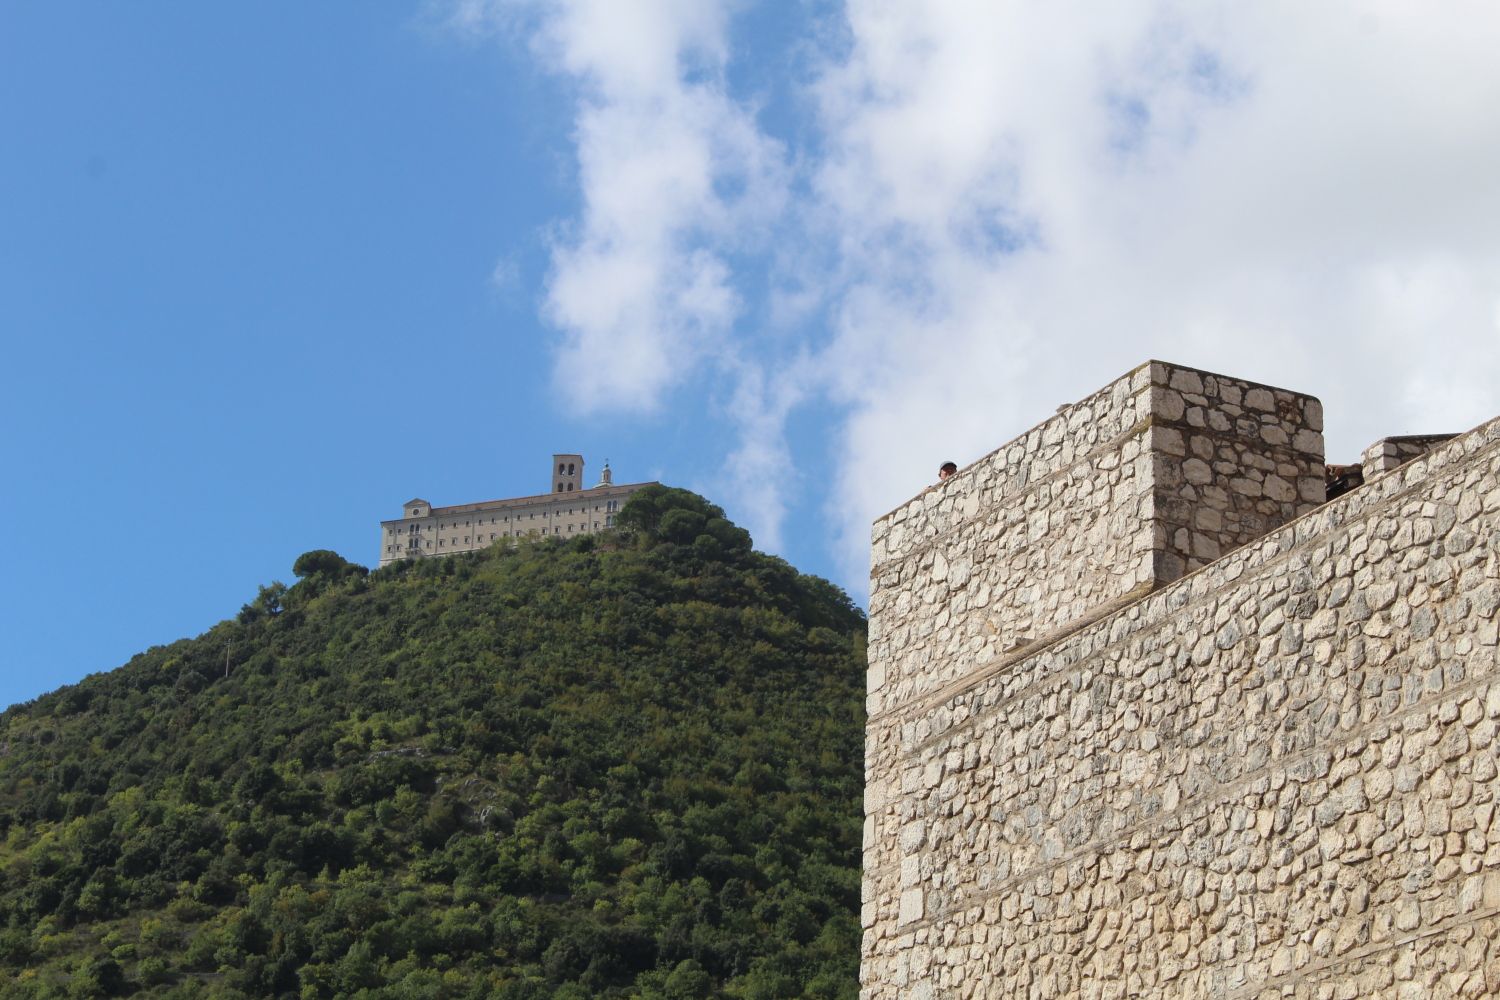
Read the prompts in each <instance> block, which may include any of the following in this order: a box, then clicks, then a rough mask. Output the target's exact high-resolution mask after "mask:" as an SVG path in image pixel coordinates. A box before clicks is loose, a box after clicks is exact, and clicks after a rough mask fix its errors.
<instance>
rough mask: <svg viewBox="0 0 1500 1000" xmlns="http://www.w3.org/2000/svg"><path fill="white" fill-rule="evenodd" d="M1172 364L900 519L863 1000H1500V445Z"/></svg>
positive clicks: (968, 471)
mask: <svg viewBox="0 0 1500 1000" xmlns="http://www.w3.org/2000/svg"><path fill="white" fill-rule="evenodd" d="M1361 464H1362V466H1363V475H1364V482H1363V485H1360V486H1357V487H1356V488H1354V489H1352V490H1351V491H1350V492H1348V493H1345V494H1343V495H1342V496H1339V497H1338V498H1337V499H1335V500H1332V501H1326V502H1325V500H1324V497H1325V495H1326V494H1325V479H1324V456H1323V438H1322V411H1321V406H1320V405H1319V403H1318V401H1317V400H1316V399H1314V398H1312V397H1310V396H1306V395H1302V394H1300V393H1294V392H1289V391H1287V390H1284V389H1277V388H1272V387H1270V386H1262V385H1256V384H1253V383H1249V382H1244V381H1241V380H1238V379H1232V378H1227V377H1225V376H1221V375H1213V374H1209V373H1207V372H1201V371H1195V370H1192V369H1188V368H1182V367H1178V366H1175V365H1169V364H1164V363H1162V362H1156V361H1153V362H1150V363H1148V364H1145V365H1142V366H1141V367H1140V368H1137V369H1136V370H1135V371H1133V372H1130V373H1129V374H1127V375H1126V376H1124V377H1123V378H1121V379H1119V380H1117V381H1116V382H1114V383H1112V384H1111V385H1109V386H1106V387H1105V388H1104V389H1102V390H1100V391H1099V392H1097V393H1095V394H1093V395H1092V396H1089V397H1088V398H1086V399H1084V400H1081V401H1080V402H1078V403H1075V404H1073V405H1071V406H1065V407H1062V408H1060V409H1059V411H1058V413H1057V415H1056V416H1054V417H1052V418H1051V419H1049V420H1047V421H1045V422H1044V423H1042V424H1040V425H1038V426H1037V427H1035V428H1033V429H1032V430H1030V431H1028V432H1026V433H1025V434H1023V435H1022V436H1021V437H1019V438H1017V439H1016V440H1014V441H1012V442H1010V443H1009V444H1006V445H1003V446H1002V447H1000V448H999V449H997V450H996V451H995V452H993V453H992V454H990V455H988V456H986V457H985V458H983V459H981V460H979V461H978V462H976V463H974V464H973V465H971V466H969V467H967V468H965V469H963V470H961V471H960V472H959V474H958V475H957V476H955V477H953V478H951V479H949V480H947V481H946V482H944V483H941V484H939V485H935V486H933V487H931V488H930V489H928V490H926V491H924V492H923V493H922V494H921V495H920V496H918V497H916V498H914V499H913V500H911V501H910V502H908V503H906V504H904V505H903V506H902V507H900V508H898V509H897V510H895V511H893V512H891V513H890V514H888V515H887V516H885V517H883V518H881V519H880V520H879V521H877V522H876V523H875V527H874V533H873V546H874V550H873V557H872V571H871V576H872V593H871V599H870V671H869V713H870V714H869V723H868V729H867V736H866V757H865V769H866V791H865V811H866V817H865V840H864V845H865V846H864V870H865V874H864V887H863V917H862V919H863V923H864V946H863V961H862V967H861V981H862V987H863V988H862V996H863V997H865V998H867V1000H874V998H903V1000H906V998H916V1000H922V998H960V997H1100V998H1113V997H1131V996H1164V997H1226V998H1238V997H1244V998H1252V997H1254V998H1270V997H1278V998H1279V997H1306V998H1309V1000H1311V998H1318V1000H1325V998H1326V1000H1333V998H1346V997H1349V998H1352V997H1403V998H1406V997H1444V996H1464V997H1469V996H1496V995H1500V945H1497V944H1496V943H1495V942H1496V940H1497V936H1500V817H1497V815H1496V802H1495V793H1496V790H1497V777H1496V773H1497V772H1496V741H1495V733H1496V727H1497V725H1500V678H1497V672H1500V671H1497V665H1500V657H1497V643H1496V628H1497V613H1496V612H1497V607H1500V530H1497V528H1500V419H1497V420H1494V421H1491V422H1489V423H1487V424H1484V425H1482V426H1480V427H1478V428H1476V429H1474V430H1472V431H1469V432H1468V433H1465V434H1460V435H1427V436H1423V437H1401V438H1388V439H1386V440H1385V441H1382V442H1377V443H1376V444H1375V445H1372V446H1371V449H1370V450H1368V451H1367V452H1366V454H1365V455H1364V456H1363V460H1362V462H1361Z"/></svg>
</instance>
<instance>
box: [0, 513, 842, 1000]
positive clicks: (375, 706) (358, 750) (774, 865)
mask: <svg viewBox="0 0 1500 1000" xmlns="http://www.w3.org/2000/svg"><path fill="white" fill-rule="evenodd" d="M620 520H621V524H622V530H620V531H618V532H616V533H613V534H610V535H605V536H596V537H582V538H576V539H571V540H566V541H555V540H549V541H545V542H540V543H535V544H525V545H522V546H521V547H519V548H504V547H500V548H492V549H490V550H488V551H486V552H482V553H474V554H470V555H462V556H453V557H448V558H442V559H428V560H425V561H416V562H405V563H398V564H396V565H393V566H390V567H387V568H385V569H383V570H379V571H376V572H374V573H367V571H365V570H364V569H363V568H362V567H358V566H354V565H352V564H350V563H347V562H345V561H344V560H343V559H341V558H340V557H339V556H337V555H335V554H334V553H331V552H326V551H320V552H312V553H307V554H306V555H304V556H303V557H302V558H301V559H299V560H298V563H297V566H296V572H297V574H298V575H299V576H301V579H300V581H299V582H297V583H296V584H295V585H294V586H292V587H290V588H287V587H283V586H281V585H280V584H273V585H270V586H266V587H262V588H261V590H260V593H259V595H258V596H257V597H256V598H255V599H254V600H253V601H252V602H251V603H249V604H247V605H246V607H245V609H244V610H243V611H242V612H241V613H240V615H239V616H238V618H237V619H236V620H231V621H225V622H221V623H219V624H218V625H216V626H214V627H213V628H212V629H210V630H209V631H208V632H206V633H204V634H203V635H201V636H199V637H197V638H196V639H187V640H183V641H180V642H176V643H173V644H171V645H169V646H161V647H157V648H154V649H152V650H150V651H148V652H146V653H143V654H141V655H139V656H137V657H135V658H134V659H132V660H131V661H130V662H129V663H128V664H126V665H125V666H123V667H121V668H119V669H117V670H114V671H111V672H109V673H106V674H99V675H95V676H93V677H90V678H88V679H86V680H85V681H83V682H82V683H80V684H77V685H74V686H71V687H67V688H63V689H61V690H59V691H57V692H54V693H52V694H49V695H46V696H44V697H42V698H39V699H37V700H36V701H34V702H31V703H29V704H26V705H21V706H17V707H14V708H12V709H10V710H8V711H7V712H5V713H4V714H3V715H0V996H3V997H7V998H9V997H38V998H41V997H64V996H67V997H94V996H108V995H120V996H123V995H132V994H137V995H152V996H173V997H189V996H192V997H203V996H207V997H269V996H287V997H309V998H314V997H346V996H348V997H401V998H422V997H500V998H513V1000H519V998H542V997H554V998H581V997H626V996H632V997H635V996H639V997H652V998H691V997H745V998H751V997H757V998H758V997H802V996H807V997H854V996H856V995H857V992H858V991H857V984H856V970H857V963H858V941H859V921H858V917H857V911H858V903H859V867H858V866H859V842H860V836H859V834H860V795H861V780H862V774H861V772H862V766H861V758H862V749H861V746H862V743H861V741H862V727H863V715H862V712H863V664H864V650H863V643H864V619H863V616H862V615H861V613H860V612H859V610H858V609H857V608H856V607H854V606H853V605H852V604H851V603H850V602H849V600H848V598H847V597H846V596H845V595H844V594H843V593H842V592H840V591H839V590H837V589H836V588H834V587H833V586H831V585H830V584H828V583H826V582H824V581H822V580H819V579H816V578H812V577H807V576H803V575H800V574H799V573H797V572H796V571H795V570H793V569H792V568H791V567H790V566H788V565H787V564H786V563H785V562H783V561H781V560H779V559H776V558H774V557H770V556H766V555H763V554H760V553H756V552H754V551H752V550H751V547H750V538H749V536H748V534H746V533H745V532H744V531H743V530H742V529H740V528H737V527H735V526H734V525H732V524H730V523H729V522H728V521H726V520H724V518H723V516H722V511H720V510H719V509H718V508H716V507H713V506H712V505H710V504H708V503H706V502H705V501H703V500H702V499H701V498H699V497H697V496H695V495H693V494H690V493H686V492H684V491H681V490H670V489H663V488H660V487H656V488H652V489H650V490H648V491H644V492H643V493H641V494H638V495H637V496H636V497H635V498H633V499H632V501H631V503H630V504H629V505H627V507H626V509H625V510H624V511H623V512H622V514H621V516H620Z"/></svg>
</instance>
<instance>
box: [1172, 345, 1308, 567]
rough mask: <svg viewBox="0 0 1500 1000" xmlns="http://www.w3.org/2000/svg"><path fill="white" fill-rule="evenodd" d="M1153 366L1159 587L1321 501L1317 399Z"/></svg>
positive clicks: (1189, 370)
mask: <svg viewBox="0 0 1500 1000" xmlns="http://www.w3.org/2000/svg"><path fill="white" fill-rule="evenodd" d="M1150 371H1151V378H1152V385H1151V428H1150V433H1149V436H1148V445H1149V448H1150V451H1151V454H1152V461H1153V474H1154V477H1155V489H1154V492H1153V510H1152V513H1153V515H1154V517H1155V521H1154V524H1153V558H1154V561H1155V579H1156V583H1157V584H1158V585H1162V584H1166V583H1170V582H1171V581H1173V580H1176V579H1179V578H1180V577H1182V576H1184V575H1186V574H1187V573H1190V572H1192V571H1194V570H1196V569H1199V568H1201V567H1203V566H1206V565H1208V564H1209V563H1211V562H1213V561H1214V560H1216V559H1218V558H1220V557H1221V556H1223V555H1224V554H1226V553H1228V552H1230V551H1232V550H1233V549H1235V548H1238V547H1239V546H1241V545H1244V544H1245V543H1247V542H1250V541H1254V540H1255V539H1257V538H1259V537H1261V536H1262V535H1264V534H1266V533H1267V532H1268V531H1271V530H1273V529H1275V528H1278V527H1280V526H1281V525H1283V524H1285V523H1287V522H1288V521H1291V520H1293V519H1294V518H1296V517H1299V516H1301V515H1302V514H1305V513H1307V512H1308V511H1310V510H1312V509H1313V508H1315V507H1317V506H1318V505H1319V504H1321V503H1323V502H1324V498H1325V486H1324V476H1323V405H1322V403H1321V402H1319V401H1318V399H1317V398H1316V397H1314V396H1310V395H1307V394H1305V393H1298V392H1292V391H1290V390H1287V389H1280V388H1276V387H1273V386H1267V385H1260V384H1258V383H1255V382H1247V381H1244V380H1242V379H1234V378H1229V377H1228V376H1225V375H1217V374H1214V373H1212V372H1205V371H1199V370H1197V369H1193V368H1185V367H1181V366H1178V365H1171V364H1168V363H1165V362H1160V361H1153V362H1151V364H1150Z"/></svg>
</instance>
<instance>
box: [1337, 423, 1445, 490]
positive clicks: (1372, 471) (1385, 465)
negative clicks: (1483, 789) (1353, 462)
mask: <svg viewBox="0 0 1500 1000" xmlns="http://www.w3.org/2000/svg"><path fill="white" fill-rule="evenodd" d="M1454 437H1455V435H1453V434H1410V435H1406V436H1403V437H1388V438H1381V439H1380V440H1379V441H1376V442H1375V443H1374V444H1372V445H1370V447H1368V448H1366V449H1365V452H1364V455H1362V456H1361V457H1360V460H1359V464H1360V466H1361V467H1362V469H1363V472H1364V476H1365V478H1366V479H1374V478H1375V477H1376V476H1378V475H1380V474H1381V473H1382V472H1389V471H1391V470H1392V469H1398V468H1400V467H1401V466H1403V465H1405V464H1406V463H1407V462H1410V461H1411V460H1412V459H1414V458H1421V457H1422V456H1423V455H1425V454H1427V453H1428V452H1429V451H1431V450H1432V449H1434V448H1436V447H1437V446H1438V445H1440V444H1444V443H1445V442H1448V441H1451V440H1452V439H1453V438H1454Z"/></svg>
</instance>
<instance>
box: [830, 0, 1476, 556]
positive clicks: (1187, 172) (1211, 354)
mask: <svg viewBox="0 0 1500 1000" xmlns="http://www.w3.org/2000/svg"><path fill="white" fill-rule="evenodd" d="M848 17H849V27H850V37H851V45H850V48H849V51H848V54H847V55H846V56H844V57H841V58H840V59H838V60H837V61H835V62H833V63H831V64H830V65H829V67H828V69H827V71H826V72H825V74H824V75H823V78H822V81H821V84H820V87H821V90H820V95H819V96H820V101H821V113H822V122H823V125H824V131H825V135H826V142H827V145H828V154H827V156H826V157H825V158H824V159H823V161H822V162H821V163H820V164H819V166H818V173H817V184H818V190H819V191H820V192H821V194H822V195H823V201H824V204H825V205H827V206H828V207H829V208H828V218H827V220H826V224H827V226H828V228H829V232H830V236H829V238H830V239H833V240H836V241H838V243H839V245H840V247H841V253H843V254H844V256H845V258H846V269H845V273H846V280H847V284H846V285H845V287H844V288H843V289H842V290H841V291H840V292H839V301H838V303H837V307H836V309H835V312H834V324H833V325H834V329H835V330H836V337H835V339H834V341H833V343H832V345H831V346H830V347H829V349H828V352H827V359H828V368H829V370H830V372H834V373H838V374H837V375H834V376H832V377H831V378H830V384H831V385H832V386H834V387H835V389H836V390H837V391H838V392H840V393H841V395H842V398H844V399H845V401H846V403H847V406H848V411H847V412H848V419H847V421H846V423H845V425H844V427H843V428H842V435H843V439H844V441H845V443H846V446H847V453H848V454H849V456H850V459H851V460H850V463H849V466H848V469H847V470H846V473H845V477H844V480H843V483H842V490H841V491H840V493H841V495H848V496H853V497H855V498H856V506H857V507H858V508H859V509H858V512H857V514H855V515H853V516H849V517H847V518H846V522H845V524H844V525H842V527H843V532H842V536H841V537H842V539H843V545H842V547H843V558H844V563H843V564H844V566H845V572H846V576H847V578H848V579H850V580H851V581H852V580H853V579H856V578H857V577H858V575H859V574H861V572H862V568H863V565H864V560H865V545H866V541H867V538H868V534H867V531H868V529H867V524H868V520H869V519H870V518H871V517H873V516H875V515H877V514H879V513H880V512H882V511H883V510H885V509H887V508H889V507H891V506H892V505H894V504H895V503H897V502H899V501H900V500H901V499H903V498H904V497H906V496H908V495H910V494H911V493H912V492H914V491H915V490H916V489H918V488H920V487H921V486H922V485H923V484H924V483H925V482H927V481H929V480H930V477H931V472H932V469H931V467H933V466H935V464H936V461H937V460H939V459H940V457H946V456H949V455H952V456H954V457H956V458H957V460H959V461H960V462H963V461H966V460H970V459H973V458H976V457H978V456H980V455H982V454H984V453H985V452H987V451H989V450H990V449H992V448H994V447H996V446H997V445H999V444H1001V443H1002V442H1003V441H1004V440H1005V439H1007V438H1009V437H1010V436H1012V435H1014V434H1015V433H1018V432H1019V431H1021V430H1023V429H1024V428H1025V427H1026V426H1028V425H1029V424H1031V423H1034V422H1036V421H1037V420H1040V419H1042V418H1043V417H1045V416H1046V415H1048V414H1049V413H1050V412H1051V411H1052V409H1053V407H1054V406H1055V405H1057V404H1058V403H1061V402H1065V401H1067V400H1069V399H1071V398H1075V397H1077V396H1080V395H1083V394H1084V393H1086V392H1087V391H1089V390H1091V389H1093V388H1095V387H1097V386H1098V385H1101V384H1103V382H1104V381H1105V380H1107V379H1108V378H1110V377H1112V376H1113V375H1115V374H1118V373H1121V372H1123V371H1125V370H1127V369H1128V368H1129V367H1131V366H1132V365H1134V364H1136V363H1138V362H1140V361H1142V360H1145V359H1146V358H1147V357H1166V358H1168V359H1171V360H1178V361H1182V362H1184V363H1188V364H1194V365H1198V366H1201V367H1206V368H1211V369H1217V370H1222V371H1227V372H1231V373H1235V374H1243V375H1245V376H1248V377H1251V378H1255V379H1259V380H1263V381H1268V382H1273V383H1279V384H1285V385H1289V386H1292V387H1295V388H1299V389H1304V390H1307V391H1312V392H1314V393H1317V394H1320V395H1322V396H1323V397H1324V399H1325V402H1326V403H1327V408H1328V413H1329V445H1330V454H1331V455H1332V456H1334V457H1335V458H1338V457H1342V458H1346V459H1351V460H1352V459H1353V458H1354V457H1355V456H1356V455H1357V453H1358V450H1359V449H1360V448H1361V447H1362V446H1363V445H1364V444H1366V443H1368V442H1369V441H1372V440H1374V439H1375V438H1377V437H1380V436H1383V435H1385V434H1388V433H1411V432H1421V431H1428V430H1442V429H1450V430H1453V429H1462V428H1465V427H1468V426H1470V425H1472V424H1473V423H1475V422H1477V421H1478V420H1480V419H1483V418H1484V417H1485V416H1487V415H1491V414H1493V413H1494V412H1495V411H1496V410H1497V409H1500V393H1497V390H1496V386H1497V385H1500V381H1497V377H1500V337H1497V336H1496V330H1495V325H1494V323H1493V321H1492V319H1491V315H1490V314H1491V313H1492V311H1493V309H1494V304H1495V303H1496V301H1500V230H1497V228H1496V227H1495V226H1494V224H1493V223H1494V220H1496V219H1497V218H1500V215H1497V211H1500V202H1497V198H1500V182H1497V178H1500V123H1497V121H1496V119H1495V117H1494V116H1493V115H1491V114H1488V113H1486V111H1485V110H1484V109H1485V108H1487V107H1492V106H1494V102H1495V101H1496V99H1497V98H1500V69H1497V67H1496V64H1495V63H1494V60H1493V59H1492V58H1491V56H1490V53H1492V52H1493V51H1494V47H1495V45H1496V44H1497V43H1500V15H1497V13H1496V11H1495V9H1494V8H1490V7H1485V6H1482V5H1477V4H1474V5H1467V6H1462V7H1453V8H1445V13H1444V14H1443V15H1442V16H1438V17H1434V16H1433V12H1432V11H1431V10H1425V11H1417V10H1415V9H1411V8H1409V7H1406V6H1404V5H1399V4H1392V5H1385V6H1382V5H1370V4H1359V5H1354V4H1331V5H1319V6H1318V7H1317V8H1316V9H1309V8H1307V7H1305V6H1296V5H1278V4H1269V5H1230V4H1225V5H1196V6H1193V7H1191V8H1183V7H1178V6H1175V5H1169V4H1158V3H1135V4H1130V3H1126V4H1116V5H1111V6H1110V9H1109V12H1108V13H1101V12H1100V11H1099V9H1098V8H1095V7H1090V8H1089V9H1088V10H1084V9H1082V8H1080V7H1074V6H1073V5H1066V4H1059V5H1031V4H990V3H960V2H951V3H943V2H933V3H928V4H921V5H918V4H902V5H890V4H878V3H858V2H853V3H850V4H849V6H848ZM855 470H858V471H857V473H856V471H855ZM840 509H841V510H847V507H846V506H845V505H841V507H840Z"/></svg>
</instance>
